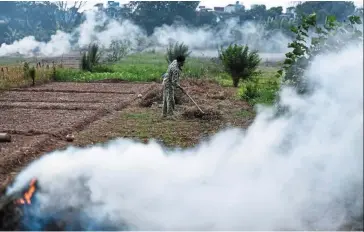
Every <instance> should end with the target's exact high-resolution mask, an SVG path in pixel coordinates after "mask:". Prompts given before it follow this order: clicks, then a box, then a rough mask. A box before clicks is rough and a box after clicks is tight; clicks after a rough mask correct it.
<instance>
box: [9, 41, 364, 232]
mask: <svg viewBox="0 0 364 232" xmlns="http://www.w3.org/2000/svg"><path fill="white" fill-rule="evenodd" d="M362 49H363V46H362V45H361V46H360V47H351V48H348V49H346V50H345V51H343V52H341V53H339V54H337V53H334V54H329V55H322V56H320V57H317V58H316V60H315V61H314V63H313V65H312V66H311V67H310V69H309V70H308V71H307V72H308V73H307V74H308V77H309V80H310V81H311V82H312V83H314V84H315V85H316V88H315V91H314V92H313V93H312V94H311V95H310V96H305V97H302V96H298V95H296V94H295V92H294V91H293V90H292V89H289V88H285V89H283V90H282V92H281V93H280V94H281V99H282V101H283V103H284V104H286V105H288V106H289V108H290V114H289V115H285V116H282V117H278V118H276V117H274V116H273V115H274V109H273V108H260V109H259V112H258V114H257V117H256V119H255V121H254V123H253V124H252V125H251V126H250V127H249V128H248V129H247V130H246V131H242V130H241V129H228V130H225V131H221V132H219V133H217V134H216V135H215V136H213V137H212V138H211V140H210V141H207V142H201V144H199V145H198V146H196V147H195V148H191V149H189V150H183V151H180V150H165V149H164V148H163V147H161V146H160V145H158V144H157V143H154V142H151V143H149V144H147V145H145V144H140V143H136V142H134V141H132V140H126V139H118V140H114V141H111V142H109V143H107V144H104V145H98V146H92V147H89V148H74V147H70V148H68V149H67V150H65V151H55V152H52V153H50V154H48V155H46V156H44V157H42V158H41V159H39V160H38V161H35V162H33V163H32V164H31V165H30V166H28V167H27V168H26V169H25V170H23V171H22V172H21V173H20V174H19V176H18V177H17V179H16V182H15V185H14V186H13V187H12V188H11V189H10V190H9V192H12V191H14V190H16V189H19V188H20V187H21V186H24V185H25V184H26V183H27V182H28V181H29V180H30V178H32V177H36V178H38V179H39V184H40V186H41V187H42V192H39V194H38V195H37V197H38V199H39V201H40V202H41V203H42V205H43V206H44V207H46V208H42V209H39V212H38V213H39V214H41V215H42V213H44V212H49V211H47V209H51V210H55V209H57V210H59V209H63V208H67V207H76V208H78V209H81V210H82V212H83V213H84V214H85V215H87V217H83V219H82V223H83V225H84V228H88V229H90V228H91V229H92V228H99V229H100V225H102V224H103V223H104V225H115V226H119V227H118V228H121V227H122V225H124V224H123V223H126V224H127V225H129V228H134V229H138V230H284V229H288V230H315V229H317V230H337V229H339V228H341V227H342V226H343V225H345V224H347V223H350V224H351V225H353V221H355V220H354V219H355V218H360V220H361V218H362V215H363V139H362V135H363V52H362ZM333 64H335V65H333ZM44 216H45V214H44ZM80 220H81V219H80ZM96 225H98V226H99V227H96ZM359 226H361V227H359V228H363V224H362V221H359ZM105 228H106V227H105ZM33 229H35V228H33Z"/></svg>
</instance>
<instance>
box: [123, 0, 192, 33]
mask: <svg viewBox="0 0 364 232" xmlns="http://www.w3.org/2000/svg"><path fill="white" fill-rule="evenodd" d="M198 4H199V2H193V1H149V2H147V1H145V2H144V1H131V2H130V3H129V7H130V8H132V9H133V12H132V19H133V20H134V21H135V22H136V23H137V24H138V25H141V26H142V27H143V28H144V29H145V30H146V31H147V34H148V35H151V34H152V33H153V31H154V28H155V27H159V26H162V25H163V24H167V25H171V24H173V22H174V21H175V19H176V18H177V17H178V16H179V17H181V18H183V19H184V20H185V21H186V22H187V23H194V22H195V19H196V12H195V10H196V7H197V6H198Z"/></svg>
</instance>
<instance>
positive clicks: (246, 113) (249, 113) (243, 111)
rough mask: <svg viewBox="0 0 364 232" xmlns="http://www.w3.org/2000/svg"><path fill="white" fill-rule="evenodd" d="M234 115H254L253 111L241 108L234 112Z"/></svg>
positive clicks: (249, 116)
mask: <svg viewBox="0 0 364 232" xmlns="http://www.w3.org/2000/svg"><path fill="white" fill-rule="evenodd" d="M235 115H236V116H238V117H242V118H253V117H255V112H252V111H249V110H241V111H238V112H236V113H235Z"/></svg>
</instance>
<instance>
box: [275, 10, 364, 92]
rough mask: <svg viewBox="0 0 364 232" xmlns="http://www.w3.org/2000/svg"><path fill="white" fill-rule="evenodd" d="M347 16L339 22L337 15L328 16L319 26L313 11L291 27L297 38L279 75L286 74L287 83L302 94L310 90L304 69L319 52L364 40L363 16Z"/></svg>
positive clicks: (283, 75)
mask: <svg viewBox="0 0 364 232" xmlns="http://www.w3.org/2000/svg"><path fill="white" fill-rule="evenodd" d="M348 19H349V20H348V21H346V22H343V23H340V22H338V21H337V20H336V18H335V16H328V17H327V18H326V21H325V24H324V25H323V26H320V25H319V24H318V23H317V16H316V14H315V13H314V14H311V15H308V16H303V18H302V22H301V24H300V25H299V26H298V27H292V28H291V31H292V32H293V33H295V35H296V39H295V40H294V41H293V42H292V43H289V44H288V47H289V48H292V49H293V51H292V52H288V53H286V59H285V61H284V63H283V67H282V69H280V70H279V71H278V73H277V76H278V77H283V82H284V84H286V85H291V86H294V87H295V88H296V89H297V92H298V93H301V94H304V93H307V92H309V90H310V88H309V85H308V83H307V78H305V70H306V69H307V68H308V66H309V65H310V64H311V62H312V61H313V59H314V58H315V57H316V56H317V55H318V54H322V53H326V52H329V51H331V52H332V51H337V52H338V51H340V50H341V49H343V48H345V47H346V46H347V44H349V43H348V41H351V42H355V41H356V42H358V43H362V41H363V34H362V32H361V31H360V30H359V29H358V28H357V26H358V25H359V24H362V22H361V19H360V17H359V16H350V17H349V18H348ZM309 33H311V40H310V41H308V39H309ZM312 34H313V35H312Z"/></svg>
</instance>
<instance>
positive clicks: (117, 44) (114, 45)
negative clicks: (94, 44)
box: [107, 40, 129, 62]
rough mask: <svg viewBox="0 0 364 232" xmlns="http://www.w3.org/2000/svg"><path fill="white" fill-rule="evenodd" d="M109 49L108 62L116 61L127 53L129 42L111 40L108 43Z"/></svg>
mask: <svg viewBox="0 0 364 232" xmlns="http://www.w3.org/2000/svg"><path fill="white" fill-rule="evenodd" d="M109 49H110V50H111V54H108V56H107V61H108V62H117V61H120V60H121V59H122V58H124V57H125V56H126V55H128V53H129V43H128V42H127V41H117V40H113V41H112V42H111V44H110V47H109Z"/></svg>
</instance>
